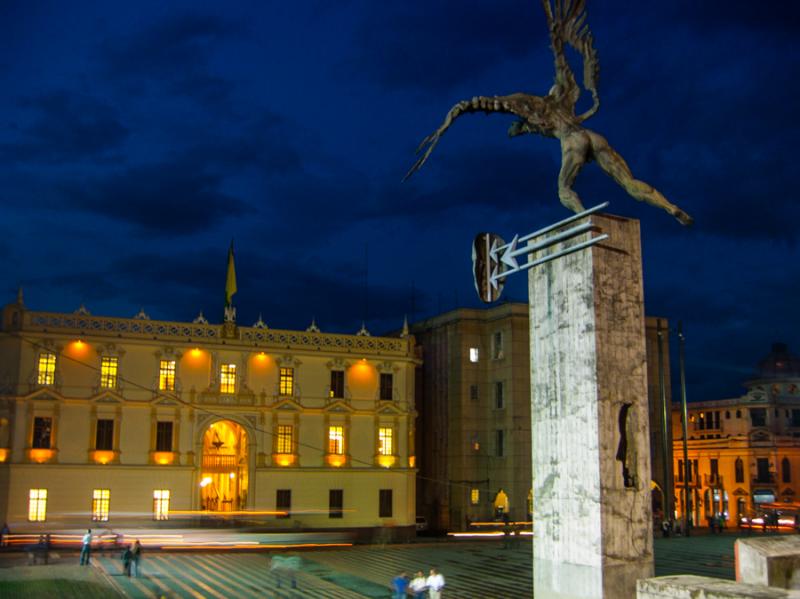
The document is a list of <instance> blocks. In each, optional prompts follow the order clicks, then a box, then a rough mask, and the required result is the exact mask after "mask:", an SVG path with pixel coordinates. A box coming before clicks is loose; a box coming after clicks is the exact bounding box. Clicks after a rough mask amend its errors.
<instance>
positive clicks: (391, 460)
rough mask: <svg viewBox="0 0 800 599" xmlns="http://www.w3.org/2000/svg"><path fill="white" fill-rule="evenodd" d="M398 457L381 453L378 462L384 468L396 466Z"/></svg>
mask: <svg viewBox="0 0 800 599" xmlns="http://www.w3.org/2000/svg"><path fill="white" fill-rule="evenodd" d="M396 461H397V458H396V457H395V456H393V455H380V456H378V464H379V465H380V466H381V467H383V468H391V467H392V466H394V464H395V462H396Z"/></svg>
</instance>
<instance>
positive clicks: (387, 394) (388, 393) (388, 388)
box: [381, 372, 394, 401]
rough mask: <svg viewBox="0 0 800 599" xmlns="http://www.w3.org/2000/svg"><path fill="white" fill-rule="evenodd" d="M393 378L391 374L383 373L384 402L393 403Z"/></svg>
mask: <svg viewBox="0 0 800 599" xmlns="http://www.w3.org/2000/svg"><path fill="white" fill-rule="evenodd" d="M393 378H394V377H393V376H392V373H391V372H382V373H381V399H382V400H384V401H391V400H392V399H393V397H392V383H393Z"/></svg>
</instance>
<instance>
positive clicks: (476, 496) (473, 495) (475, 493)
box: [469, 489, 481, 505]
mask: <svg viewBox="0 0 800 599" xmlns="http://www.w3.org/2000/svg"><path fill="white" fill-rule="evenodd" d="M480 500H481V490H480V489H472V490H471V491H470V492H469V501H470V503H471V504H472V505H478V503H479V502H480Z"/></svg>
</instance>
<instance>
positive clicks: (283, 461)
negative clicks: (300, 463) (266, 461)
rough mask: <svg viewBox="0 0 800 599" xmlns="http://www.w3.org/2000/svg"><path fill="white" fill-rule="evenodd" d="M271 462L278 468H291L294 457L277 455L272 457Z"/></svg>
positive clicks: (282, 454) (288, 454) (287, 454)
mask: <svg viewBox="0 0 800 599" xmlns="http://www.w3.org/2000/svg"><path fill="white" fill-rule="evenodd" d="M273 461H274V462H275V463H276V464H278V466H291V465H292V464H294V455H292V454H290V453H279V454H276V455H275V456H274V457H273Z"/></svg>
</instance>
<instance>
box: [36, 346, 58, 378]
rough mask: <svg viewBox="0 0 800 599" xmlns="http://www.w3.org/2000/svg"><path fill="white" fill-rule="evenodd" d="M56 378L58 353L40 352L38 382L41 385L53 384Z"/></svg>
mask: <svg viewBox="0 0 800 599" xmlns="http://www.w3.org/2000/svg"><path fill="white" fill-rule="evenodd" d="M55 380H56V355H55V354H54V353H53V352H49V351H47V352H42V353H40V354H39V375H38V377H37V379H36V382H37V383H39V384H40V385H52V384H53V383H54V382H55Z"/></svg>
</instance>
